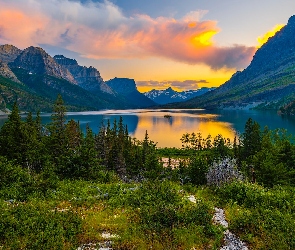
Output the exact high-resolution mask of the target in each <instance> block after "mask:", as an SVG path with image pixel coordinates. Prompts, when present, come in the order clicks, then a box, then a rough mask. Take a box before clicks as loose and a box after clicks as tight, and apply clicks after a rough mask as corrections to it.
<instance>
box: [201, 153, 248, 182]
mask: <svg viewBox="0 0 295 250" xmlns="http://www.w3.org/2000/svg"><path fill="white" fill-rule="evenodd" d="M206 179H207V184H209V185H216V186H218V187H219V186H221V185H222V184H224V183H230V182H233V181H235V180H240V181H241V180H243V179H244V177H243V175H242V174H241V173H240V171H239V170H238V169H237V167H236V160H235V159H231V158H224V159H223V160H221V161H218V162H216V161H215V162H213V165H212V166H211V167H210V168H209V170H208V172H207V174H206Z"/></svg>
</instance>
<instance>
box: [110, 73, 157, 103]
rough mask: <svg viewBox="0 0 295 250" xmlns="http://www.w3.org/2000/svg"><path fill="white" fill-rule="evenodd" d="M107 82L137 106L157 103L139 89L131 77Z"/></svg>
mask: <svg viewBox="0 0 295 250" xmlns="http://www.w3.org/2000/svg"><path fill="white" fill-rule="evenodd" d="M106 84H107V85H108V86H109V87H110V88H112V89H113V90H114V91H115V92H116V93H118V94H120V95H122V96H123V97H124V98H125V100H127V101H129V102H130V103H131V102H132V104H134V105H136V107H137V108H147V107H151V106H155V105H156V103H155V102H154V101H152V100H151V99H149V98H148V97H146V96H145V95H144V94H142V93H140V92H139V91H138V90H137V87H136V84H135V81H134V80H133V79H129V78H117V77H115V78H114V79H111V80H109V81H106Z"/></svg>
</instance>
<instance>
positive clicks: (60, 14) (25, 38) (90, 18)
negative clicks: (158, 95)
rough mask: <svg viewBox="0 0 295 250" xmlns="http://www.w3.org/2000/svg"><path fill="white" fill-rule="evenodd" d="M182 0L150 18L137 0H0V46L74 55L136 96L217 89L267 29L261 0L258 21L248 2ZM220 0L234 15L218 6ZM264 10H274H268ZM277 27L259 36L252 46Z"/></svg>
mask: <svg viewBox="0 0 295 250" xmlns="http://www.w3.org/2000/svg"><path fill="white" fill-rule="evenodd" d="M151 1H152V2H154V3H156V0H151ZM188 1H189V2H190V4H186V5H184V4H183V3H182V2H181V1H171V6H169V9H170V8H171V7H173V6H174V7H173V8H175V10H177V11H180V9H182V8H183V7H186V8H185V10H183V11H182V12H181V13H178V12H175V13H174V12H173V11H172V12H170V11H169V13H164V12H162V11H163V10H164V8H159V6H162V7H164V5H165V3H164V1H163V2H162V1H158V2H157V4H156V5H155V6H157V8H155V9H154V11H156V12H157V14H153V12H154V11H150V12H146V10H147V9H150V8H151V6H153V5H149V4H146V3H143V2H140V1H137V2H136V4H137V5H138V6H137V7H134V6H133V5H134V4H133V5H132V6H131V3H130V2H129V1H114V0H108V1H98V0H93V1H72V0H63V1H60V0H46V1H39V0H14V1H10V0H0V6H1V8H0V31H1V33H0V44H13V45H15V46H17V47H19V48H20V49H25V48H26V47H29V46H41V47H43V46H48V48H49V51H48V50H47V49H45V50H46V51H47V52H48V53H50V54H51V55H52V56H53V55H55V54H56V52H52V51H53V49H52V48H59V49H61V50H62V51H67V52H69V54H72V55H74V57H73V58H74V59H76V60H77V61H78V62H79V64H81V65H83V66H84V65H85V66H94V67H96V68H97V69H98V70H99V71H100V73H101V76H102V77H103V79H104V80H108V79H111V78H114V77H128V78H133V79H135V81H136V82H139V83H140V84H139V85H138V89H139V90H140V91H147V90H151V89H153V88H155V89H164V88H167V87H170V86H171V87H173V88H174V89H176V90H187V89H196V88H199V87H217V86H219V85H220V84H223V83H224V82H226V81H227V80H228V79H229V78H230V77H231V76H232V74H233V73H235V72H236V71H237V70H242V69H244V68H246V67H247V66H248V65H249V63H250V62H251V60H252V58H253V55H254V53H255V52H256V50H257V48H255V39H256V38H257V37H258V35H259V34H263V32H264V31H265V30H267V29H268V28H269V27H271V26H272V25H273V24H269V23H268V22H267V21H263V20H267V18H266V17H267V15H269V14H265V13H266V8H265V4H263V3H262V1H266V0H261V1H259V4H261V6H263V10H264V11H263V13H264V14H263V15H262V16H259V15H257V16H259V18H260V19H259V21H260V23H259V24H258V23H257V22H258V21H256V22H255V21H254V19H255V20H256V19H257V18H256V15H255V16H253V17H251V18H249V13H253V5H252V4H253V3H250V2H246V1H245V2H244V5H245V6H243V7H242V8H241V5H240V3H238V1H227V0H224V1H218V2H216V3H215V2H214V3H213V2H211V3H210V1H207V0H206V1H205V0H200V1H194V0H188ZM172 2H173V3H172ZM226 2H227V3H229V2H231V6H234V5H236V8H237V9H236V10H239V11H240V12H238V11H232V10H231V9H229V8H225V6H227V5H226V4H225V3H226ZM234 2H236V3H234ZM259 4H258V5H259ZM255 5H256V4H255ZM276 5H280V4H276ZM291 5H292V4H291ZM140 6H143V9H140V8H139V7H140ZM165 6H166V5H165ZM193 6H194V7H193ZM271 6H272V5H269V8H270V7H271ZM166 7H167V6H166ZM179 7H181V8H179ZM126 8H127V9H126ZM129 8H130V9H132V11H130V12H128V9H129ZM138 8H139V9H138ZM274 8H275V9H277V7H274ZM286 9H287V10H288V11H289V10H290V11H291V9H292V8H290V7H288V8H287V7H286ZM126 10H127V11H126ZM159 10H161V11H159ZM167 10H168V9H167ZM221 10H222V11H221ZM256 10H257V9H256V8H255V11H256ZM268 11H269V12H270V13H274V11H273V9H272V8H270V9H269V10H268ZM211 13H214V14H212V15H211ZM243 13H244V14H243ZM280 13H282V12H280ZM280 13H276V14H277V15H279V14H280ZM241 15H244V18H243V19H242V17H241ZM280 15H283V14H280ZM284 15H285V16H288V15H289V14H286V13H285V14H284ZM204 17H205V18H204ZM262 17H263V18H262ZM272 17H273V19H274V14H273V15H272ZM233 20H236V22H235V21H233ZM274 20H276V21H275V23H280V22H284V21H285V20H284V19H279V20H277V19H274ZM281 20H282V21H281ZM270 23H271V22H270ZM268 25H269V26H268ZM244 26H246V27H248V30H245V29H244V28H243V27H244ZM262 26H263V28H261V27H262ZM282 26H283V25H277V26H276V27H275V28H274V29H273V30H271V31H270V32H267V33H266V34H265V35H264V36H261V37H259V38H258V41H259V46H258V47H260V46H261V45H262V44H264V43H265V42H266V41H267V39H268V38H269V37H271V36H273V35H274V34H275V32H276V31H278V30H279V29H281V28H282ZM249 27H250V28H249ZM258 27H260V30H259V32H258V31H257V28H258ZM233 28H235V29H233ZM248 34H251V35H248ZM248 37H250V38H248ZM237 38H238V39H237ZM235 39H237V40H235ZM246 40H247V41H246ZM50 48H51V49H52V51H50ZM57 51H58V50H57ZM53 53H55V54H53ZM58 53H61V52H58ZM65 56H67V55H65ZM68 57H71V56H68ZM144 83H146V85H144Z"/></svg>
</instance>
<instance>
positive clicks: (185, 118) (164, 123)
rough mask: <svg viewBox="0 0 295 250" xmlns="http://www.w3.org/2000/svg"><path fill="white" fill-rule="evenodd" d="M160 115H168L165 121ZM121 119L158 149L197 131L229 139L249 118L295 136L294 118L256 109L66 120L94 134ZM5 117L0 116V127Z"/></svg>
mask: <svg viewBox="0 0 295 250" xmlns="http://www.w3.org/2000/svg"><path fill="white" fill-rule="evenodd" d="M164 115H170V116H171V117H170V118H165V117H164ZM120 116H122V117H123V120H124V124H126V125H127V126H128V130H129V133H130V135H131V136H132V137H136V138H137V139H139V140H142V139H143V138H144V135H145V131H146V130H147V131H148V134H149V137H150V139H151V140H153V141H154V142H157V146H158V147H181V141H180V138H181V136H182V135H183V134H184V133H192V132H195V133H197V132H201V133H202V134H203V137H206V136H207V135H208V134H211V135H212V136H216V135H218V134H222V135H223V136H224V137H226V138H230V139H231V140H232V139H233V138H234V137H235V135H236V134H237V133H238V134H239V133H242V132H243V131H244V126H245V123H246V121H247V119H248V118H249V117H251V118H252V119H253V120H255V121H257V122H258V123H259V124H260V125H261V127H262V128H263V127H264V126H266V125H267V126H268V127H269V128H270V129H272V130H273V129H276V128H285V129H287V130H288V132H289V133H291V134H294V135H295V117H282V116H279V115H278V114H277V113H276V112H273V111H256V110H218V111H207V110H201V109H190V110H184V109H177V110H159V109H157V110H153V109H149V110H146V109H132V110H105V111H88V112H69V113H67V118H68V120H69V119H74V120H76V121H77V120H79V121H80V125H81V127H82V129H83V131H85V128H86V125H87V124H89V126H90V127H91V129H92V130H93V131H94V132H95V133H97V132H98V129H99V127H100V126H101V124H102V123H104V124H107V120H110V121H111V123H113V121H114V120H115V119H116V120H117V121H118V120H119V118H120ZM6 120H7V117H5V116H2V117H0V126H1V125H2V124H3V123H4V122H5V121H6ZM50 121H51V114H49V113H48V114H42V122H43V123H44V124H47V123H49V122H50Z"/></svg>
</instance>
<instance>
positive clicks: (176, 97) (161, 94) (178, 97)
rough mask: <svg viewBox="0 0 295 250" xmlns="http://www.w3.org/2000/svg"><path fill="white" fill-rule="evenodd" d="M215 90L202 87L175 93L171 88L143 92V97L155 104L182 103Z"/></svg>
mask: <svg viewBox="0 0 295 250" xmlns="http://www.w3.org/2000/svg"><path fill="white" fill-rule="evenodd" d="M213 89H215V88H207V87H203V88H200V89H197V90H185V91H181V92H178V91H175V90H173V89H172V88H171V87H169V88H167V89H165V90H156V89H152V90H150V91H148V92H145V93H144V95H145V96H146V97H148V98H150V99H151V100H153V101H154V102H156V103H157V104H168V103H175V102H183V101H186V100H189V99H191V98H193V97H196V96H200V95H203V94H205V93H207V92H208V91H212V90H213Z"/></svg>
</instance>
